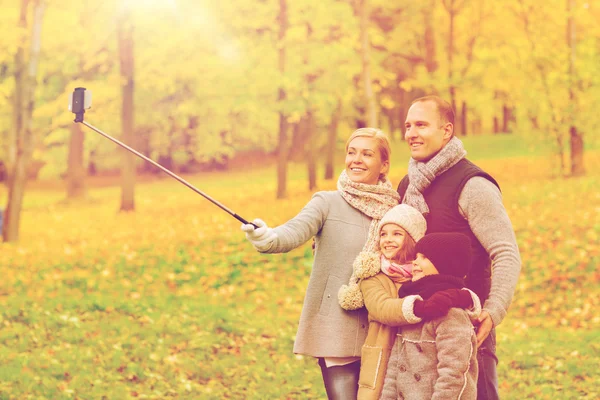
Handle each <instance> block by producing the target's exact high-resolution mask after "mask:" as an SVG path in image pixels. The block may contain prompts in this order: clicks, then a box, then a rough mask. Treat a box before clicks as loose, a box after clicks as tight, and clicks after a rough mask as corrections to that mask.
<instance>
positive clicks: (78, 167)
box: [67, 124, 86, 199]
mask: <svg viewBox="0 0 600 400" xmlns="http://www.w3.org/2000/svg"><path fill="white" fill-rule="evenodd" d="M84 138H85V136H84V134H83V130H82V129H81V125H80V124H71V138H70V140H69V156H68V161H67V198H68V199H75V198H81V197H85V195H86V187H85V176H86V173H85V167H84V165H83V147H84V146H83V145H84Z"/></svg>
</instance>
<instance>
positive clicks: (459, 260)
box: [416, 233, 471, 278]
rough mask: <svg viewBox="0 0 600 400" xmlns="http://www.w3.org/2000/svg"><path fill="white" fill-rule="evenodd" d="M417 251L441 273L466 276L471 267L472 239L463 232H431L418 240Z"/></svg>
mask: <svg viewBox="0 0 600 400" xmlns="http://www.w3.org/2000/svg"><path fill="white" fill-rule="evenodd" d="M416 251H417V253H421V254H423V255H424V256H425V257H427V258H428V259H429V261H431V263H432V264H433V265H434V266H435V269H437V270H438V272H439V273H440V274H445V275H452V276H456V277H458V278H464V276H465V275H467V273H468V272H469V269H470V268H471V241H470V240H469V237H468V236H466V235H464V234H462V233H430V234H428V235H425V236H423V238H422V239H421V240H419V241H418V242H417V246H416Z"/></svg>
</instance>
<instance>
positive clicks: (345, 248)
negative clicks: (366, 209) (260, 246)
mask: <svg viewBox="0 0 600 400" xmlns="http://www.w3.org/2000/svg"><path fill="white" fill-rule="evenodd" d="M370 223H371V218H370V217H368V216H366V215H365V214H363V213H362V212H360V211H358V210H357V209H355V208H353V207H352V206H350V205H349V204H348V203H347V202H346V200H344V199H343V197H342V196H341V194H340V193H339V192H337V191H331V192H317V193H315V194H314V195H313V197H312V199H311V200H310V202H309V203H308V204H307V205H306V206H305V207H304V208H303V209H302V211H300V213H299V214H298V215H297V216H295V217H294V218H292V219H291V220H289V221H288V222H286V223H285V224H283V225H281V226H278V227H276V228H274V232H275V233H276V234H277V239H276V240H275V241H274V242H273V243H272V244H271V247H270V248H269V249H268V250H267V251H265V252H266V253H284V252H288V251H290V250H293V249H295V248H296V247H298V246H300V245H302V244H303V243H305V242H306V241H308V240H309V239H310V238H312V237H313V236H314V237H315V240H316V247H315V259H314V263H313V268H312V272H311V274H310V280H309V282H308V288H307V290H306V296H305V298H304V306H303V308H302V314H301V316H300V322H299V325H298V333H297V334H296V342H295V344H294V353H297V354H305V355H309V356H313V357H360V354H361V347H362V345H363V343H364V341H365V338H366V336H367V329H368V325H369V323H368V320H367V311H366V309H365V308H364V307H363V308H362V309H360V310H356V311H346V310H344V309H342V308H341V307H340V305H339V304H338V297H337V294H338V290H339V289H340V287H341V286H342V285H343V284H346V283H347V282H348V280H349V279H350V275H351V274H352V263H353V262H354V259H355V258H356V256H357V255H358V253H359V252H360V251H361V250H362V248H363V246H364V244H365V243H366V241H367V237H368V232H369V225H370Z"/></svg>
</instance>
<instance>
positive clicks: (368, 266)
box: [352, 251, 381, 279]
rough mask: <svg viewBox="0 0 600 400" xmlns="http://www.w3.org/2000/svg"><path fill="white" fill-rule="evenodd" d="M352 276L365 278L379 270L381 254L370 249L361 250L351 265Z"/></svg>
mask: <svg viewBox="0 0 600 400" xmlns="http://www.w3.org/2000/svg"><path fill="white" fill-rule="evenodd" d="M352 267H353V270H354V274H353V275H354V276H355V277H356V278H358V279H367V278H370V277H372V276H375V275H377V274H378V273H379V271H381V255H380V254H379V253H374V252H371V251H361V252H360V253H359V254H358V256H356V259H355V260H354V263H353V265H352Z"/></svg>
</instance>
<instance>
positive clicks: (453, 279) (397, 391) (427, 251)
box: [381, 233, 481, 400]
mask: <svg viewBox="0 0 600 400" xmlns="http://www.w3.org/2000/svg"><path fill="white" fill-rule="evenodd" d="M416 252H417V258H416V259H415V261H414V262H413V268H412V274H413V278H412V282H409V283H406V284H404V285H403V286H402V287H401V288H400V290H399V292H398V295H399V296H400V297H404V296H415V295H417V296H420V297H421V298H423V299H425V302H427V301H431V299H432V298H433V294H434V293H437V294H438V295H439V294H440V293H444V294H445V295H447V296H450V297H451V296H452V295H453V294H454V295H456V296H458V297H457V298H458V299H459V301H458V304H460V305H461V306H466V303H468V300H470V298H469V297H467V296H466V293H468V291H465V290H460V289H461V288H463V287H464V277H465V275H466V274H467V273H468V271H469V266H470V265H471V245H470V241H469V238H468V237H467V236H465V235H463V234H460V233H432V234H429V235H426V236H424V237H423V238H422V239H421V240H419V241H418V243H417V246H416ZM440 291H444V292H440ZM443 298H444V297H443V296H442V297H440V299H443ZM461 298H462V299H461ZM474 299H475V298H474ZM425 302H423V303H416V304H415V310H414V311H415V314H418V313H419V312H420V311H419V304H425ZM463 302H464V303H463ZM475 305H476V310H475V312H469V311H465V310H462V309H458V308H452V309H451V310H450V311H449V312H448V315H447V316H445V317H439V318H434V319H432V320H430V321H427V322H422V323H420V324H416V325H408V326H404V327H403V328H402V329H401V333H398V336H397V338H396V344H395V345H394V349H393V350H392V355H391V356H390V360H389V364H388V368H387V374H386V377H385V384H384V387H383V391H382V395H381V399H386V400H387V399H394V400H395V399H444V400H445V399H476V398H477V372H478V368H477V338H476V335H475V330H474V328H473V324H472V322H471V318H476V317H477V316H478V314H479V312H480V311H481V305H480V304H479V302H478V301H476V302H475ZM470 317H471V318H470Z"/></svg>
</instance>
